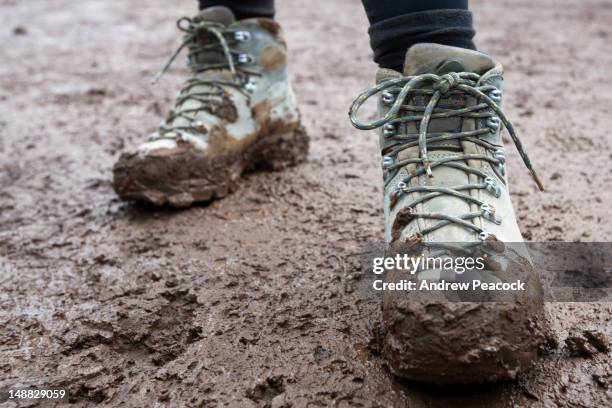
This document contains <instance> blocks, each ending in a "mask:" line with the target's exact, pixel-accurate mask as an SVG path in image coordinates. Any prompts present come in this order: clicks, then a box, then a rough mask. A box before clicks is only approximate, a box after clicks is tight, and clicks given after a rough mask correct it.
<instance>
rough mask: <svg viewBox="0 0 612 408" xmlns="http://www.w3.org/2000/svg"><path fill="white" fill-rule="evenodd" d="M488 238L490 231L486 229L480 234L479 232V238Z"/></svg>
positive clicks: (482, 239)
mask: <svg viewBox="0 0 612 408" xmlns="http://www.w3.org/2000/svg"><path fill="white" fill-rule="evenodd" d="M487 238H489V233H488V232H486V231H481V232H480V234H478V239H480V240H481V241H484V240H486V239H487Z"/></svg>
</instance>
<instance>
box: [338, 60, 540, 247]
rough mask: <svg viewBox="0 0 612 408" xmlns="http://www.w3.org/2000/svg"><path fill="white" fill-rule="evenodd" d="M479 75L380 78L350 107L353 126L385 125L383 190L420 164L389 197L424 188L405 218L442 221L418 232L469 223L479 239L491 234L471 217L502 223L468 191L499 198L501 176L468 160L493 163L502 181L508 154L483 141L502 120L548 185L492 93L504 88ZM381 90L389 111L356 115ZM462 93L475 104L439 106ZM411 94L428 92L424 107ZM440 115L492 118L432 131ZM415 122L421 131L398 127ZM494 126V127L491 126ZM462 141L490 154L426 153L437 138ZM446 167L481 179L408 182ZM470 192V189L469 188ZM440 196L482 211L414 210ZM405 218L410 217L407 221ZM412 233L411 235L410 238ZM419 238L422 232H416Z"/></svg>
mask: <svg viewBox="0 0 612 408" xmlns="http://www.w3.org/2000/svg"><path fill="white" fill-rule="evenodd" d="M479 80H480V75H478V74H476V73H472V72H451V73H448V74H444V75H441V76H439V75H436V74H422V75H416V76H404V77H400V78H395V79H389V80H386V81H383V82H382V83H380V84H378V85H376V86H374V87H372V88H370V89H367V90H366V91H364V92H363V93H361V94H360V95H359V96H358V97H357V98H356V99H355V100H354V101H353V103H352V105H351V107H350V110H349V117H350V120H351V123H352V124H353V126H355V127H356V128H357V129H361V130H372V129H377V128H381V127H382V128H383V134H384V135H385V137H386V138H387V140H391V143H389V144H387V147H385V149H384V150H383V155H384V158H383V168H384V170H385V176H386V177H385V189H386V188H387V187H388V185H389V183H390V182H391V180H393V178H394V177H395V176H396V175H397V173H398V172H399V171H400V169H401V168H402V167H404V166H406V165H408V164H416V165H417V167H416V169H415V170H414V171H413V172H412V173H411V174H409V175H408V176H407V177H406V178H404V179H403V180H401V181H400V182H399V183H398V186H397V189H396V190H395V191H394V193H392V194H393V196H392V198H391V209H393V206H394V205H395V203H397V200H398V199H399V197H400V196H401V195H403V194H410V193H421V195H420V196H419V197H418V198H417V199H415V200H413V201H412V202H410V203H409V204H408V209H407V210H408V212H409V216H408V217H402V218H404V219H405V220H409V221H412V220H413V219H415V218H425V219H432V220H439V221H440V222H438V223H437V224H435V225H432V226H430V227H428V228H426V229H423V230H421V231H420V233H419V234H418V235H419V236H420V237H422V236H424V235H426V234H428V233H431V232H433V231H435V230H438V229H440V228H442V227H444V226H446V225H449V224H455V225H460V226H463V227H465V228H466V229H468V230H471V231H474V232H476V233H477V234H479V238H480V239H481V240H485V239H487V238H488V237H489V235H490V234H488V233H487V232H486V231H485V230H484V229H483V228H481V227H479V226H477V225H476V224H475V223H474V222H473V221H474V220H476V219H477V218H486V219H488V220H490V221H493V222H495V223H496V224H501V219H499V218H498V217H496V215H495V209H494V208H493V206H492V205H490V204H487V203H486V202H484V201H481V200H479V199H477V198H476V197H473V196H472V195H470V194H469V191H470V190H474V189H483V190H487V191H488V192H489V193H491V194H493V195H494V196H495V197H499V196H500V195H501V190H500V188H499V186H498V185H497V181H496V180H495V179H494V178H493V177H490V176H489V175H488V174H487V173H485V172H483V171H482V170H480V169H477V168H475V167H472V166H469V165H467V161H468V160H475V161H484V162H489V163H491V164H492V166H491V167H492V169H493V171H494V173H495V174H496V175H497V177H498V178H499V179H500V180H502V182H503V181H504V173H503V172H504V163H505V155H504V153H503V151H502V150H498V149H499V147H498V146H494V145H492V144H490V143H489V142H487V141H486V140H484V138H483V136H485V135H487V134H489V133H490V132H495V131H496V130H497V129H498V127H499V122H500V121H501V123H503V124H504V126H505V127H506V129H507V130H508V133H509V134H510V137H511V138H512V141H513V142H514V145H515V146H516V149H517V150H518V152H519V154H520V156H521V158H522V159H523V162H524V164H525V166H526V167H527V169H528V170H529V172H530V173H531V176H532V177H533V179H534V181H535V183H536V184H537V186H538V188H539V189H540V190H541V191H543V190H544V187H543V184H542V182H541V181H540V179H539V178H538V176H537V174H536V171H535V169H534V168H533V166H532V164H531V160H530V159H529V156H528V155H527V153H526V151H525V149H524V147H523V144H522V142H521V140H520V139H519V137H518V136H517V134H516V132H515V129H514V127H513V125H512V123H511V122H510V121H509V120H508V119H507V118H506V116H505V115H504V113H503V112H502V110H501V108H500V106H499V105H498V104H497V103H496V102H495V101H494V100H493V99H492V98H491V97H490V96H489V95H488V94H490V95H494V94H495V95H498V96H499V98H496V99H499V100H501V97H500V96H501V92H500V91H499V90H498V89H497V88H496V87H495V86H493V85H478V82H479ZM379 93H381V94H382V100H383V103H385V102H386V103H387V104H391V101H393V104H392V106H391V107H390V109H389V111H388V112H387V113H386V114H385V115H384V116H383V117H382V118H380V119H377V120H375V121H372V122H369V123H368V122H365V123H364V122H360V121H359V119H357V113H358V111H359V109H360V108H361V106H362V105H363V104H364V103H365V102H366V100H368V99H369V98H370V97H371V96H374V95H377V94H379ZM451 94H458V95H468V96H472V97H474V98H475V99H476V100H477V103H476V104H474V105H472V106H467V107H463V108H458V109H446V108H441V107H438V103H439V101H440V99H441V98H442V97H443V96H445V95H451ZM413 96H425V97H429V101H428V102H427V103H426V104H425V106H416V105H410V104H406V103H405V101H410V100H411V98H412V97H413ZM439 118H470V119H476V120H479V119H488V121H487V127H486V128H482V129H476V130H468V131H460V132H438V133H434V132H429V130H428V129H429V124H430V122H431V120H432V119H439ZM410 122H414V123H416V126H417V127H418V129H419V132H418V134H416V133H414V134H410V133H405V134H401V133H400V132H397V131H395V130H396V129H397V127H398V126H399V125H400V124H403V123H406V124H407V123H410ZM489 125H490V126H489ZM448 140H458V141H469V142H472V143H474V144H476V145H478V146H481V147H483V148H484V149H485V150H486V151H487V152H489V153H490V154H489V155H487V154H459V153H458V154H456V155H453V156H451V157H443V158H439V159H430V158H429V156H428V145H429V146H431V144H433V143H436V142H442V141H448ZM415 146H418V150H419V154H418V157H416V158H409V159H402V160H398V159H397V157H398V154H399V153H400V152H401V151H403V150H405V149H408V148H411V147H415ZM439 166H446V167H451V168H455V169H459V170H463V171H465V172H467V173H469V174H474V175H476V176H478V180H479V181H480V182H479V183H470V184H465V185H458V186H453V187H442V186H429V185H421V186H412V187H408V186H409V183H410V181H411V180H412V179H413V178H415V177H419V176H422V175H424V174H426V175H428V176H429V177H433V172H432V168H435V167H439ZM466 192H467V193H466ZM442 195H450V196H454V197H457V198H460V199H463V200H465V201H466V202H468V203H473V204H476V205H478V206H479V207H480V211H478V212H471V213H468V214H464V215H462V216H459V217H454V216H449V215H447V214H443V213H431V212H416V211H414V208H416V207H415V206H416V205H417V204H420V203H423V202H426V201H428V200H430V199H432V198H435V197H439V196H442ZM409 221H407V222H409ZM411 238H413V237H411ZM416 238H419V237H416Z"/></svg>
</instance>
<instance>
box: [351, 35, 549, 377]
mask: <svg viewBox="0 0 612 408" xmlns="http://www.w3.org/2000/svg"><path fill="white" fill-rule="evenodd" d="M502 76H503V69H502V66H501V65H500V64H499V63H496V62H495V61H493V60H492V59H491V58H490V57H488V56H487V55H485V54H482V53H480V52H477V51H472V50H466V49H461V48H455V47H448V46H442V45H436V44H417V45H415V46H413V47H412V48H410V49H409V50H408V52H407V54H406V60H405V66H404V72H403V73H400V72H396V71H394V70H389V69H384V68H383V69H380V70H379V71H378V73H377V76H376V86H375V87H373V88H371V89H369V90H367V91H365V92H364V93H362V94H361V95H360V96H359V97H358V98H357V99H356V100H355V102H354V103H353V105H352V106H351V109H350V112H349V114H350V117H351V121H352V123H353V125H354V126H355V127H357V128H359V129H363V130H366V129H378V130H379V132H380V148H381V151H382V156H383V158H382V167H383V176H384V214H385V241H386V243H387V244H388V247H392V246H402V247H403V248H410V247H412V248H413V249H415V252H414V253H415V254H423V255H424V256H429V257H433V258H435V257H440V258H443V259H448V258H452V257H456V256H457V251H453V250H451V249H455V250H460V251H463V253H466V252H465V251H468V252H467V253H469V254H470V255H474V254H481V255H482V254H484V255H485V256H484V258H483V259H487V261H486V264H485V267H484V268H483V269H482V270H471V271H469V272H466V273H459V272H455V271H450V273H449V271H445V270H442V269H439V267H438V269H436V268H430V269H426V268H421V269H419V270H418V271H416V273H414V274H411V273H406V272H405V271H401V272H397V271H391V272H390V273H387V274H386V275H385V280H386V281H387V282H400V281H401V279H406V278H408V279H413V280H415V281H416V282H417V283H422V281H428V282H441V281H447V282H448V281H466V282H471V281H472V280H473V279H478V280H481V281H484V282H493V283H495V282H504V281H506V280H509V279H512V277H516V276H522V277H523V280H524V281H528V282H529V286H528V287H529V291H530V292H529V294H528V296H526V298H524V299H519V300H515V301H509V302H498V301H493V302H481V301H464V300H462V299H465V296H463V297H462V294H461V293H458V294H456V295H457V296H455V298H454V299H459V301H449V299H452V296H454V295H453V294H452V293H451V296H450V297H449V296H447V295H445V296H442V297H440V296H436V295H434V294H433V292H432V294H431V296H429V294H428V296H423V295H420V296H416V295H415V294H413V293H410V292H408V291H384V292H383V303H382V308H383V321H382V324H381V328H380V333H379V335H380V336H379V340H380V346H381V351H382V354H383V355H384V356H385V357H386V360H387V361H388V364H389V366H390V368H391V370H392V371H393V372H394V373H395V374H396V375H399V376H402V377H406V378H410V379H413V380H417V381H425V382H435V383H479V382H484V381H497V380H506V379H512V378H514V377H515V376H516V374H517V373H518V372H519V371H521V370H523V369H525V368H527V367H528V366H530V365H531V364H532V362H533V361H534V360H535V359H536V357H537V356H538V354H539V353H541V352H542V351H543V350H544V348H545V345H546V344H549V343H548V342H549V341H551V339H550V337H549V329H548V323H547V319H546V316H545V312H544V308H543V301H542V293H541V286H540V282H539V280H538V278H537V276H535V273H534V270H533V269H534V268H533V265H532V263H531V261H530V258H529V255H528V253H527V251H526V249H525V246H524V245H523V244H522V242H523V238H522V236H521V233H520V231H519V228H518V225H517V222H516V218H515V214H514V209H513V207H512V203H511V201H510V195H509V192H508V180H507V174H506V160H505V157H506V154H505V150H504V147H503V142H502V139H501V136H500V132H501V130H502V127H506V128H507V130H508V131H509V133H510V136H511V138H512V140H513V142H514V144H515V145H516V147H517V149H518V151H519V153H520V155H521V157H522V159H523V161H524V163H525V165H526V166H527V168H528V169H529V170H530V172H531V174H532V176H533V178H534V179H535V181H536V183H537V185H538V187H539V188H540V189H542V188H543V187H542V184H541V182H540V181H539V179H538V177H537V175H536V173H535V171H534V170H533V167H532V165H531V163H530V161H529V158H528V156H527V155H526V153H525V151H524V149H523V147H522V145H521V142H520V140H519V139H518V137H517V136H516V133H515V132H514V129H513V127H512V125H511V123H510V122H509V121H508V120H507V118H506V117H505V116H504V114H503V112H502V110H501V103H502V91H501V89H502ZM370 97H376V98H377V104H378V112H379V118H378V119H377V120H375V121H373V122H371V123H363V122H361V121H360V120H359V119H358V115H357V113H358V110H359V108H360V107H361V106H362V105H363V103H364V102H365V101H366V100H367V99H368V98H370ZM511 243H517V244H511ZM449 248H450V249H449ZM487 256H488V258H487ZM462 272H463V271H462ZM455 292H460V291H455Z"/></svg>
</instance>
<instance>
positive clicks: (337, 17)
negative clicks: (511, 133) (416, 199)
mask: <svg viewBox="0 0 612 408" xmlns="http://www.w3.org/2000/svg"><path fill="white" fill-rule="evenodd" d="M278 3H279V5H278V6H279V13H278V19H279V21H280V22H281V23H282V24H283V26H284V29H285V31H286V37H287V38H286V39H287V42H288V45H289V50H290V53H289V64H290V68H291V72H292V76H293V78H294V84H295V90H296V93H297V95H298V98H299V100H300V106H301V111H302V114H303V119H304V125H305V127H306V129H307V131H308V134H309V135H310V138H311V151H310V154H309V157H308V160H307V162H305V163H304V164H301V165H299V166H297V167H295V168H291V169H287V170H285V171H283V172H257V173H251V174H249V175H247V176H246V177H245V178H244V180H243V181H242V182H241V183H240V186H239V189H238V191H237V192H235V193H233V194H230V195H228V196H227V197H226V198H224V199H223V200H221V201H215V202H213V203H212V204H209V205H199V206H195V207H192V208H190V209H188V210H169V209H154V208H149V207H143V206H135V205H132V204H126V203H124V202H122V201H120V200H119V199H118V198H117V197H116V196H115V194H114V192H113V189H112V166H113V163H114V161H115V160H116V159H117V158H118V157H119V154H120V152H121V151H122V150H123V149H124V148H126V147H132V146H135V145H136V144H137V143H139V142H141V141H142V140H144V139H145V137H146V135H147V134H149V133H150V132H151V131H153V130H154V129H155V128H156V127H157V125H158V123H159V121H160V120H161V118H163V117H164V115H165V113H166V112H167V109H169V108H170V107H171V104H172V101H173V98H174V95H175V93H176V90H177V89H179V87H180V84H181V82H182V80H183V78H184V74H185V70H184V69H181V68H178V67H176V68H173V69H172V70H171V71H170V72H169V73H168V74H167V75H166V76H165V77H164V79H163V80H162V81H161V82H160V83H159V84H158V85H157V86H155V87H151V86H150V81H151V78H152V77H153V76H154V75H155V73H156V72H157V71H158V70H159V68H160V67H161V65H163V63H164V61H165V60H166V58H167V56H168V55H169V53H170V52H172V51H173V50H174V48H175V46H176V44H178V42H179V41H180V35H179V34H178V32H177V31H176V29H175V26H174V21H175V19H176V18H178V17H180V16H182V15H191V14H192V13H193V9H194V7H195V1H187V0H181V1H178V2H173V5H172V6H170V5H169V3H168V2H164V1H161V0H152V1H149V2H147V3H146V5H145V4H140V5H138V6H136V5H135V4H134V3H133V2H127V1H105V2H101V1H93V0H84V1H78V2H76V1H70V0H48V1H45V2H42V1H40V2H36V7H33V3H32V2H20V1H15V0H0V21H1V22H2V24H1V25H0V27H2V29H0V36H1V38H2V43H3V46H2V47H0V61H2V63H1V64H0V271H1V272H0V389H7V388H12V387H22V388H23V387H36V388H45V387H46V388H48V387H59V388H65V389H67V390H68V392H69V395H70V399H69V401H64V402H60V403H58V405H64V404H68V403H72V404H73V405H74V406H83V407H85V406H92V405H94V404H100V405H102V406H113V407H114V406H129V407H132V406H133V407H143V406H151V407H152V406H170V407H183V406H187V407H218V406H230V407H276V408H279V407H306V406H325V407H327V406H334V407H350V406H362V407H389V406H394V407H417V408H418V407H516V406H520V407H556V406H560V407H603V406H608V405H609V401H610V398H611V393H612V391H611V383H612V380H611V379H612V367H611V364H610V350H609V341H610V340H609V339H610V336H611V335H612V333H611V332H612V328H611V327H612V325H611V322H610V319H611V317H610V316H611V312H612V306H611V305H610V304H605V303H551V304H547V305H546V308H547V311H548V312H549V314H550V315H551V316H552V325H553V328H554V331H555V334H556V337H557V339H558V340H559V344H558V346H557V347H556V348H554V349H553V350H551V351H550V352H549V353H548V354H546V355H545V356H544V358H543V359H542V360H540V361H539V363H538V364H537V365H536V367H534V368H533V369H532V370H530V371H528V372H526V373H524V374H521V375H520V376H519V377H518V379H517V380H515V381H513V382H503V383H500V384H493V385H491V384H488V385H487V384H484V385H478V386H444V387H441V386H433V385H427V384H422V383H418V382H414V381H406V380H400V379H397V378H395V377H394V376H393V375H391V373H390V371H389V369H388V368H387V367H386V366H385V364H384V361H383V360H382V358H381V357H380V347H379V345H377V344H376V332H377V330H378V328H379V326H378V323H377V322H379V321H380V317H381V309H380V303H379V302H377V301H375V300H374V299H369V298H367V299H364V298H363V297H362V296H361V295H360V294H359V291H357V290H356V287H357V286H358V285H359V281H360V279H362V273H363V272H362V271H361V269H360V267H359V266H360V263H359V261H358V258H359V255H358V254H359V252H360V250H361V248H363V246H365V245H367V244H369V243H373V242H379V241H380V240H381V239H382V234H383V230H382V206H381V201H382V192H381V170H380V165H379V161H380V157H379V152H378V149H377V140H376V137H375V135H373V134H371V133H364V132H358V131H356V130H354V129H352V128H351V127H350V124H349V122H348V118H347V117H346V112H347V109H348V106H349V105H350V103H351V102H352V98H353V97H354V96H356V95H357V94H358V93H359V92H360V91H361V90H363V89H364V88H365V87H366V86H369V85H371V84H372V83H373V79H374V78H373V75H374V70H375V67H374V65H373V64H372V62H371V61H370V55H371V51H370V49H369V45H368V39H367V35H366V19H365V15H364V14H363V11H362V9H361V8H360V7H361V6H360V4H359V2H358V1H349V0H339V1H334V2H329V1H323V0H313V1H309V2H298V1H286V2H278ZM472 3H473V8H474V11H475V20H476V26H477V30H478V36H477V44H478V46H479V47H480V48H481V49H482V50H483V51H486V52H489V53H491V54H493V55H495V56H496V57H498V58H499V59H500V60H501V62H502V63H504V65H505V67H506V77H505V84H506V85H505V95H506V98H505V100H506V101H507V102H506V107H505V108H506V111H507V113H508V116H509V117H510V118H512V119H513V120H514V122H515V124H516V127H517V130H518V132H519V133H520V134H521V135H522V136H523V140H524V143H525V145H526V148H527V149H528V150H529V152H530V155H531V157H532V159H533V161H534V164H535V165H536V166H537V167H538V169H540V173H541V174H542V175H543V178H544V182H545V186H546V192H544V193H537V192H536V187H535V186H534V185H533V183H532V181H531V179H530V177H529V176H528V174H527V173H526V171H524V170H523V169H522V167H521V164H520V158H519V157H518V155H517V154H516V153H515V152H512V153H510V157H509V158H508V161H509V169H510V172H511V173H510V182H511V186H512V189H511V191H512V198H513V200H514V204H515V206H516V207H517V211H518V214H517V215H518V219H519V223H520V226H521V228H522V231H523V232H524V235H525V237H526V238H527V239H530V240H534V241H541V240H563V241H607V240H609V239H610V236H611V232H612V226H611V224H610V223H609V222H608V218H609V217H608V211H609V208H608V207H609V203H610V202H612V201H611V200H612V192H611V191H610V189H609V185H610V183H611V181H612V180H611V173H610V164H609V162H610V160H611V159H612V155H611V149H610V143H611V140H610V133H609V127H610V125H611V124H612V123H611V119H610V112H609V107H610V106H612V100H611V98H612V92H611V91H612V82H610V77H609V75H608V73H607V72H606V70H605V69H599V68H598V67H609V66H610V65H611V64H612V53H607V52H602V50H606V49H607V47H609V45H608V44H609V41H610V36H612V31H611V30H612V29H611V28H610V27H612V25H611V24H610V21H612V7H611V6H610V5H609V3H607V2H602V1H595V0H588V1H581V2H572V1H569V0H563V1H555V2H552V1H537V2H533V1H526V0H521V1H512V2H510V1H500V2H485V1H473V2H472ZM370 112H372V111H370ZM509 150H511V149H509ZM3 405H6V406H15V404H14V403H12V402H6V403H4V404H3ZM24 405H26V406H27V405H28V404H24ZM29 405H30V406H33V405H35V404H29Z"/></svg>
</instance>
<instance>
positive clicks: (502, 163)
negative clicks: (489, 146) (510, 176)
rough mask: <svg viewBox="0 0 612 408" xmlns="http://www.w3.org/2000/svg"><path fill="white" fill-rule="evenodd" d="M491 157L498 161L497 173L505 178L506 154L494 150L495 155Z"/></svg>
mask: <svg viewBox="0 0 612 408" xmlns="http://www.w3.org/2000/svg"><path fill="white" fill-rule="evenodd" d="M493 157H495V158H496V159H497V160H498V161H499V165H498V168H499V172H500V173H501V174H502V175H503V176H505V175H506V165H505V164H506V154H505V153H504V151H503V150H496V151H495V153H493Z"/></svg>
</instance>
